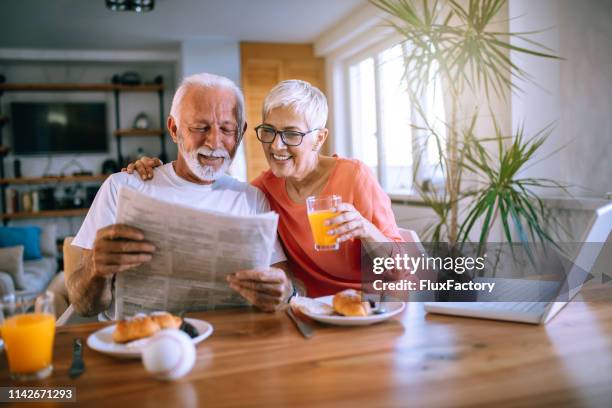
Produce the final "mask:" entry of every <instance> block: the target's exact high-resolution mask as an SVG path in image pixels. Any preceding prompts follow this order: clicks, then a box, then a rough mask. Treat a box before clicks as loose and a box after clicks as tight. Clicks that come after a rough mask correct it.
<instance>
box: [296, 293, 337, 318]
mask: <svg viewBox="0 0 612 408" xmlns="http://www.w3.org/2000/svg"><path fill="white" fill-rule="evenodd" d="M290 304H291V308H292V309H294V310H296V309H297V310H298V311H299V312H301V313H304V314H318V315H324V316H331V315H333V314H334V308H333V307H331V306H330V305H328V304H325V303H323V302H319V301H318V300H315V299H311V298H308V297H302V296H294V297H293V298H291V302H290Z"/></svg>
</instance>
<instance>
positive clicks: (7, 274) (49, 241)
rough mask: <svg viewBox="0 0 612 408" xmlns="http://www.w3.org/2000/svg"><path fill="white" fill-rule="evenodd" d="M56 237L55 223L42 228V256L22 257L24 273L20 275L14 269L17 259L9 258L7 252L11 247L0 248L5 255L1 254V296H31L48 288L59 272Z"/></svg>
mask: <svg viewBox="0 0 612 408" xmlns="http://www.w3.org/2000/svg"><path fill="white" fill-rule="evenodd" d="M56 238H57V232H56V227H55V225H47V226H44V227H42V228H41V229H40V255H41V257H40V258H39V259H32V260H23V258H22V259H21V262H23V273H22V274H21V273H19V275H20V276H19V277H17V276H16V274H15V271H14V270H15V266H14V264H15V262H16V260H15V259H9V258H10V255H9V254H7V252H9V251H10V248H0V251H2V252H3V253H4V256H0V298H1V297H4V296H6V295H11V294H14V295H16V296H23V297H26V298H31V297H35V296H36V295H38V294H39V293H41V292H43V291H44V290H46V289H47V286H48V285H49V283H50V282H51V280H53V278H54V277H55V275H56V273H57V266H58V265H57V244H56ZM12 248H15V249H16V247H12ZM16 250H17V249H16ZM22 251H23V249H22ZM12 258H15V257H14V256H13V257H12ZM17 280H18V281H17Z"/></svg>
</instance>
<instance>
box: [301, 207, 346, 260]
mask: <svg viewBox="0 0 612 408" xmlns="http://www.w3.org/2000/svg"><path fill="white" fill-rule="evenodd" d="M338 214H339V213H338V212H334V211H316V212H311V213H308V221H309V222H310V229H311V230H312V237H313V238H314V242H315V249H317V250H319V251H321V250H323V251H324V250H335V249H338V248H339V244H338V243H337V242H336V237H337V236H336V235H329V234H328V233H327V231H329V230H330V229H331V228H332V227H331V226H327V225H325V221H326V220H328V219H331V218H334V217H335V216H337V215H338Z"/></svg>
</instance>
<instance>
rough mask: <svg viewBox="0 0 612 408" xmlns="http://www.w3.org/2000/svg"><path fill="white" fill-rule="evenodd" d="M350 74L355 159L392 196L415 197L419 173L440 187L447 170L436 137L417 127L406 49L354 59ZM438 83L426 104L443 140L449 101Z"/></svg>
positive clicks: (399, 47)
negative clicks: (406, 69)
mask: <svg viewBox="0 0 612 408" xmlns="http://www.w3.org/2000/svg"><path fill="white" fill-rule="evenodd" d="M347 74H348V87H349V99H350V100H349V107H350V125H351V139H350V145H351V153H352V155H353V157H356V158H358V159H360V160H362V161H363V162H364V163H366V164H367V165H368V166H369V167H370V168H371V169H372V171H373V172H374V174H376V175H377V177H378V181H379V182H380V184H381V186H382V187H383V189H384V190H385V191H387V192H388V193H391V194H412V193H413V192H414V190H413V184H412V183H413V177H414V174H413V173H414V171H415V170H418V171H417V175H416V180H417V181H418V182H424V181H425V180H429V181H430V182H432V183H434V184H438V182H439V181H440V180H439V179H440V177H441V173H442V172H441V169H440V166H439V151H438V147H437V146H438V145H437V142H436V139H435V138H434V137H430V136H429V133H430V132H424V131H421V130H417V129H414V128H413V126H412V124H413V123H423V120H420V118H419V115H418V113H417V112H415V111H414V109H413V107H412V106H411V103H410V98H409V96H408V92H407V85H406V81H405V80H404V79H403V76H404V49H403V46H402V45H394V46H391V47H387V48H383V49H382V50H380V49H378V50H375V51H372V52H370V53H364V54H360V55H359V56H358V57H356V58H353V59H352V60H349V62H348V64H347ZM438 85H439V83H434V84H433V85H432V86H430V87H429V88H428V89H427V92H426V95H425V99H424V100H423V104H422V105H423V106H424V108H425V112H426V116H427V123H428V124H429V125H430V126H432V127H434V128H435V130H436V133H437V134H438V135H440V136H441V137H442V138H443V137H444V133H445V132H444V129H445V127H444V103H443V98H442V94H441V92H440V91H439V90H440V87H439V86H438ZM436 90H437V92H436ZM416 163H418V169H417V168H416V165H415V164H416Z"/></svg>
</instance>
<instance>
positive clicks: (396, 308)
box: [304, 296, 406, 326]
mask: <svg viewBox="0 0 612 408" xmlns="http://www.w3.org/2000/svg"><path fill="white" fill-rule="evenodd" d="M333 299H334V297H333V296H323V297H320V298H316V300H318V301H319V302H323V303H327V304H328V305H330V306H331V305H332V301H333ZM381 305H382V307H384V308H385V309H386V310H387V311H386V312H385V313H382V314H372V315H370V316H364V317H358V316H350V317H349V316H339V315H332V316H326V315H320V314H314V313H306V312H304V314H305V315H306V316H308V317H310V318H311V319H313V320H316V321H318V322H321V323H327V324H335V325H337V326H367V325H369V324H374V323H380V322H383V321H385V320H387V319H390V318H392V317H393V316H395V315H397V314H398V313H401V311H402V310H404V309H405V308H406V304H405V303H404V302H383V303H381Z"/></svg>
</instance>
